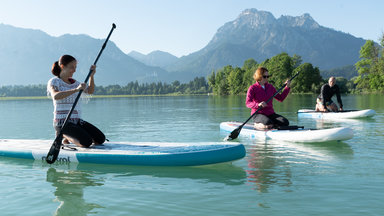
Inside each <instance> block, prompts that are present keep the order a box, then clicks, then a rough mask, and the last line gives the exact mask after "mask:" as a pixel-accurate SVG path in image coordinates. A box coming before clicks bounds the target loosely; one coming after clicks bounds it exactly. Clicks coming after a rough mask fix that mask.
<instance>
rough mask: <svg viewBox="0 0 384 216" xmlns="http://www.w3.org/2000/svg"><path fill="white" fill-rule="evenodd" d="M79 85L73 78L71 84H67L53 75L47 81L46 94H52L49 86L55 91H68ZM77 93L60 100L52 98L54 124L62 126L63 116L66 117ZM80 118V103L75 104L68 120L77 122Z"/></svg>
mask: <svg viewBox="0 0 384 216" xmlns="http://www.w3.org/2000/svg"><path fill="white" fill-rule="evenodd" d="M79 85H80V82H79V81H76V80H74V82H73V83H72V84H68V83H66V82H64V81H63V80H62V79H60V78H58V77H53V78H51V79H50V80H49V81H48V84H47V92H48V95H50V96H52V93H51V88H52V87H53V88H54V89H55V90H57V91H68V90H71V89H75V88H77V86H79ZM77 94H78V93H74V94H72V95H70V96H68V97H66V98H64V99H61V100H55V99H53V98H52V100H53V106H54V111H53V125H54V126H62V125H63V123H64V121H65V118H66V117H67V115H68V113H69V111H70V110H71V108H72V106H73V103H74V102H75V99H76V97H77ZM80 118H81V105H80V103H77V104H76V107H75V109H74V110H73V112H72V114H71V116H70V118H69V119H68V122H72V123H74V124H77V123H78V122H79V120H80Z"/></svg>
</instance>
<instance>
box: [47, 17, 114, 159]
mask: <svg viewBox="0 0 384 216" xmlns="http://www.w3.org/2000/svg"><path fill="white" fill-rule="evenodd" d="M115 28H116V25H115V24H114V23H113V24H112V29H111V31H110V32H109V34H108V37H107V39H105V42H104V44H103V46H102V48H101V50H100V52H99V54H98V55H97V57H96V60H95V62H94V63H93V65H96V63H97V61H98V60H99V58H100V56H101V53H102V52H103V50H104V48H105V47H106V45H107V42H108V40H109V37H111V34H112V32H113V30H114V29H115ZM91 74H92V70H89V73H88V76H87V77H86V78H85V81H84V83H87V82H88V79H89V77H90V76H91ZM82 92H83V90H80V91H79V94H78V95H77V97H76V99H75V102H74V103H73V105H72V108H71V110H70V111H69V113H68V115H67V117H66V118H65V121H64V123H63V126H61V129H60V132H59V134H58V135H57V136H56V139H55V140H54V141H53V144H52V146H51V148H50V149H49V152H48V154H47V157H46V158H45V160H46V161H47V163H49V164H52V163H54V162H55V161H56V159H57V157H58V156H59V153H60V148H61V145H62V144H61V142H62V139H63V129H64V128H65V126H66V125H67V122H68V119H69V117H70V116H71V114H72V112H73V110H74V109H75V107H76V104H77V102H78V101H79V98H80V96H81V93H82Z"/></svg>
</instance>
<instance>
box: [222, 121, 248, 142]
mask: <svg viewBox="0 0 384 216" xmlns="http://www.w3.org/2000/svg"><path fill="white" fill-rule="evenodd" d="M241 128H243V126H242V125H241V126H239V127H238V128H236V129H235V130H233V131H232V132H231V133H230V134H229V135H228V136H227V137H225V138H224V141H229V140H234V139H236V138H237V137H238V136H239V134H240V131H241Z"/></svg>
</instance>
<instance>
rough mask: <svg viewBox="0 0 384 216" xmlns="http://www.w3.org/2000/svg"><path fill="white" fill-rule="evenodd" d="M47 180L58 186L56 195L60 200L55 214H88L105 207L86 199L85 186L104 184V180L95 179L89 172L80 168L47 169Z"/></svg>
mask: <svg viewBox="0 0 384 216" xmlns="http://www.w3.org/2000/svg"><path fill="white" fill-rule="evenodd" d="M47 182H51V183H52V186H54V187H56V191H55V192H54V195H55V196H56V199H57V201H59V202H60V205H59V207H58V208H57V210H56V212H55V215H79V216H81V215H88V214H90V213H95V212H92V210H94V209H97V208H103V207H102V206H100V205H98V204H95V203H87V202H86V200H85V199H84V188H86V187H93V186H102V185H103V183H102V180H100V179H95V178H94V176H93V175H92V174H90V173H89V172H84V171H80V170H56V169H55V168H53V167H50V168H48V170H47Z"/></svg>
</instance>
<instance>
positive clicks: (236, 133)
mask: <svg viewBox="0 0 384 216" xmlns="http://www.w3.org/2000/svg"><path fill="white" fill-rule="evenodd" d="M299 72H300V71H298V72H297V73H296V74H295V75H294V76H293V77H291V79H289V81H292V80H293V79H294V78H295V77H296V76H297V75H299ZM286 85H287V83H284V85H283V86H282V87H281V88H280V89H279V90H277V91H276V92H275V94H273V95H272V97H270V98H269V99H268V100H267V101H266V103H269V102H270V101H271V100H272V99H273V98H274V97H275V96H276V95H277V94H279V92H280V91H281V90H283V88H284V87H285V86H286ZM261 109H262V107H259V108H257V110H256V111H255V112H254V113H253V114H252V115H251V116H250V117H249V118H248V119H247V120H246V121H245V122H244V123H243V124H242V125H240V126H239V127H237V128H236V129H235V130H233V131H232V132H231V133H230V134H229V135H228V136H227V137H225V138H224V141H228V140H234V139H236V138H237V137H238V136H239V134H240V131H241V129H242V128H243V127H244V125H245V124H246V123H247V122H248V121H249V120H250V119H251V118H252V117H253V116H255V115H256V114H257V112H258V111H259V110H261Z"/></svg>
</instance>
